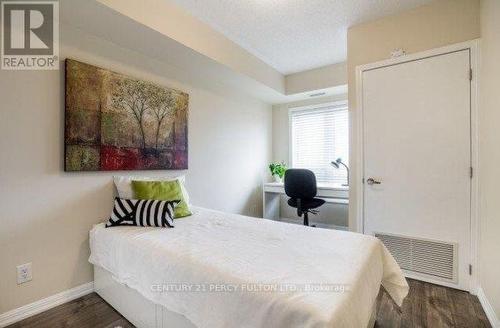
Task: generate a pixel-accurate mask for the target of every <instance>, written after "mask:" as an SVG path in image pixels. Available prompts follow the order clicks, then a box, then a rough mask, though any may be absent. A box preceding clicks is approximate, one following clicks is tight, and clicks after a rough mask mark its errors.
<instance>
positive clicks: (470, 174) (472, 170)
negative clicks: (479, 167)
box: [469, 166, 474, 179]
mask: <svg viewBox="0 0 500 328" xmlns="http://www.w3.org/2000/svg"><path fill="white" fill-rule="evenodd" d="M469 169H470V171H469V176H470V178H471V179H472V177H473V176H474V169H473V168H472V166H471V167H470V168H469Z"/></svg>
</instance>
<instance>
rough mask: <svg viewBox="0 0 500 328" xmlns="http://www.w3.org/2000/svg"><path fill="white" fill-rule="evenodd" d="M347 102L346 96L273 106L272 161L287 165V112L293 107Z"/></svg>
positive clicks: (288, 134) (288, 156)
mask: <svg viewBox="0 0 500 328" xmlns="http://www.w3.org/2000/svg"><path fill="white" fill-rule="evenodd" d="M340 100H347V94H341V95H335V96H328V97H321V98H312V99H307V100H302V101H295V102H291V103H286V104H280V105H274V106H273V129H272V130H273V131H272V134H273V141H272V142H273V156H272V157H273V161H285V163H287V164H290V163H289V158H290V155H289V139H290V138H289V136H290V133H289V126H288V123H289V122H288V110H289V109H290V108H294V107H302V106H310V105H317V104H324V103H328V102H333V101H340Z"/></svg>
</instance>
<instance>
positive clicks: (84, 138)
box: [65, 59, 189, 171]
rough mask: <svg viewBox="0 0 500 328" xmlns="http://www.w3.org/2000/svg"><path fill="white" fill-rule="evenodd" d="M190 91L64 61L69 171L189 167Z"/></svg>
mask: <svg viewBox="0 0 500 328" xmlns="http://www.w3.org/2000/svg"><path fill="white" fill-rule="evenodd" d="M188 104H189V96H188V95H187V94H186V93H184V92H181V91H178V90H174V89H170V88H166V87H162V86H159V85H156V84H154V83H151V82H146V81H142V80H139V79H135V78H132V77H128V76H124V75H121V74H118V73H114V72H111V71H109V70H105V69H102V68H98V67H95V66H92V65H88V64H84V63H81V62H78V61H75V60H71V59H67V60H66V108H65V113H66V117H65V169H66V170H67V171H100V170H104V171H106V170H147V169H186V168H187V158H188V155H187V153H188V144H187V115H188Z"/></svg>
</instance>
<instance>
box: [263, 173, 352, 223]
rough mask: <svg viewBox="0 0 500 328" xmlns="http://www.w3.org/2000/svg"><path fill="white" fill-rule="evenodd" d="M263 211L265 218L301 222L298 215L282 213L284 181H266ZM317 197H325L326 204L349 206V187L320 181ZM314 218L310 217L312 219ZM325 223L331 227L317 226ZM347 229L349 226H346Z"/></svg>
mask: <svg viewBox="0 0 500 328" xmlns="http://www.w3.org/2000/svg"><path fill="white" fill-rule="evenodd" d="M262 189H263V206H264V208H263V210H264V211H263V213H264V219H270V220H277V221H287V222H301V219H300V218H298V217H292V218H283V217H282V215H281V213H280V207H281V206H280V203H281V202H280V200H281V198H282V195H285V187H284V185H283V183H278V182H270V183H264V185H263V188H262ZM316 197H317V198H321V199H324V200H325V201H326V203H327V204H326V205H323V206H328V205H337V206H345V207H347V206H349V199H348V197H349V187H345V186H341V185H331V184H324V183H318V194H317V196H316ZM311 219H313V218H311V217H310V220H311ZM321 225H323V226H324V227H327V228H328V227H329V226H328V224H317V226H318V227H319V226H321ZM336 227H337V226H334V225H332V226H331V227H330V228H336ZM344 228H345V229H347V227H344Z"/></svg>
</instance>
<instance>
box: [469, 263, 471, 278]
mask: <svg viewBox="0 0 500 328" xmlns="http://www.w3.org/2000/svg"><path fill="white" fill-rule="evenodd" d="M469 276H472V264H469Z"/></svg>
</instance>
